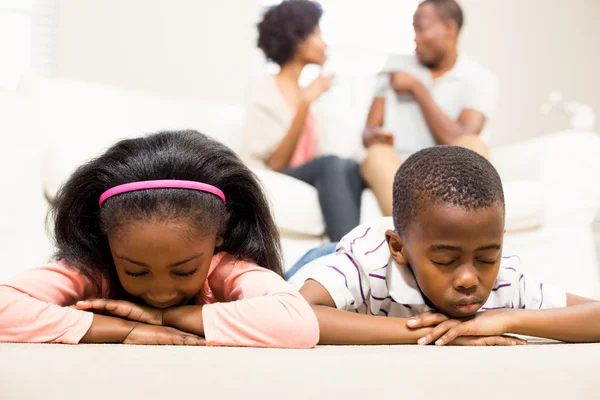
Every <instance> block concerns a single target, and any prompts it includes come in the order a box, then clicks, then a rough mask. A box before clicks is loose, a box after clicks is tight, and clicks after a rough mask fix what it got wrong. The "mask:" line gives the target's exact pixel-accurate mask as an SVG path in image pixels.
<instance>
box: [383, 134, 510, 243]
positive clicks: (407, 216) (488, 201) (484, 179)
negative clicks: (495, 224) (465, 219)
mask: <svg viewBox="0 0 600 400" xmlns="http://www.w3.org/2000/svg"><path fill="white" fill-rule="evenodd" d="M427 204H449V205H453V206H457V207H461V208H464V209H467V210H478V209H482V208H487V207H491V206H500V207H502V212H503V213H504V192H503V190H502V181H501V179H500V176H499V175H498V172H497V171H496V169H495V168H494V166H493V165H492V164H491V163H490V162H489V161H488V160H486V159H485V158H484V157H482V156H481V155H479V154H477V153H475V152H474V151H471V150H468V149H466V148H464V147H458V146H435V147H430V148H427V149H424V150H421V151H419V152H417V153H415V154H413V155H411V156H410V157H409V158H408V159H407V160H406V161H405V162H404V163H403V164H402V166H401V167H400V169H399V170H398V172H397V173H396V176H395V178H394V205H393V209H394V226H395V228H396V231H397V232H398V233H400V234H404V233H405V232H406V230H407V228H408V226H409V225H410V224H411V223H412V222H413V221H415V220H416V218H417V216H418V214H419V212H421V211H422V210H423V208H424V207H425V206H426V205H427Z"/></svg>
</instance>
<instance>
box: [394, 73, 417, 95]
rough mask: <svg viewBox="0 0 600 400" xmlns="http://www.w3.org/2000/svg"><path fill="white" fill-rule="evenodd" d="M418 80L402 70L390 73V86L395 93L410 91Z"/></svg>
mask: <svg viewBox="0 0 600 400" xmlns="http://www.w3.org/2000/svg"><path fill="white" fill-rule="evenodd" d="M418 83H419V80H418V79H417V78H415V77H414V76H412V75H410V74H409V73H406V72H404V71H397V72H392V73H390V86H391V87H392V89H394V90H395V91H396V93H412V91H413V90H414V88H415V86H416V85H417V84H418Z"/></svg>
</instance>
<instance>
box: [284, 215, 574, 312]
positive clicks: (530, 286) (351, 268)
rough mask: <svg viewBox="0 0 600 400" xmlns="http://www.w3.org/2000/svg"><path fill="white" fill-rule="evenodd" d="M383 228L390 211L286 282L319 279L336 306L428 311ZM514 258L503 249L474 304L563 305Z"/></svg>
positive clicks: (389, 224)
mask: <svg viewBox="0 0 600 400" xmlns="http://www.w3.org/2000/svg"><path fill="white" fill-rule="evenodd" d="M388 229H391V230H393V229H394V224H393V221H392V218H390V217H388V218H382V219H379V220H377V221H375V223H373V224H365V225H360V226H358V227H357V228H355V229H353V230H352V231H351V232H350V233H348V234H347V235H346V236H344V238H342V240H341V241H340V243H339V244H338V246H337V249H336V252H335V254H330V255H326V256H324V257H321V258H318V259H316V260H314V261H312V262H311V263H309V264H307V265H306V266H304V267H302V268H301V269H300V270H299V271H298V273H297V274H296V275H294V276H293V277H292V278H291V281H290V282H291V283H292V284H293V285H294V286H296V287H297V288H300V287H302V285H303V284H304V282H305V281H306V280H308V279H313V280H315V281H317V282H319V283H320V284H321V285H323V287H324V288H325V289H326V290H327V291H328V292H329V294H330V295H331V297H332V298H333V301H334V302H335V305H336V307H337V308H338V309H341V310H347V311H353V312H357V313H362V314H371V315H380V316H392V317H402V318H409V317H412V316H414V315H417V314H420V313H423V312H426V311H431V310H432V309H431V308H430V307H429V306H427V304H425V300H424V298H423V294H422V293H421V291H420V290H419V287H418V285H417V282H416V280H415V277H414V275H413V273H412V271H411V270H410V268H409V267H408V266H407V265H401V264H398V263H397V262H396V261H395V260H394V259H393V258H392V256H391V253H390V250H389V247H388V245H387V242H386V240H385V232H386V230H388ZM519 264H520V260H519V258H518V257H517V256H516V255H513V254H510V253H508V252H507V251H506V250H505V251H503V256H502V261H501V264H500V269H499V272H498V276H497V277H496V282H495V283H494V287H493V289H492V291H491V293H490V296H489V298H488V300H487V302H486V303H485V304H484V305H483V307H482V308H481V309H480V310H483V311H485V310H492V309H499V308H522V309H542V308H544V309H545V308H558V307H565V306H566V293H565V292H564V291H562V290H559V289H557V288H554V287H552V286H551V285H547V284H544V283H543V282H540V281H538V280H535V279H533V278H531V277H530V276H529V275H527V276H526V274H525V273H524V272H523V271H522V270H521V268H520V265H519Z"/></svg>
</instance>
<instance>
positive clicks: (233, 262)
mask: <svg viewBox="0 0 600 400" xmlns="http://www.w3.org/2000/svg"><path fill="white" fill-rule="evenodd" d="M248 270H261V271H262V270H265V271H267V269H266V268H263V267H261V266H260V265H258V264H256V263H255V262H252V261H248V260H244V259H240V258H239V257H237V256H235V255H233V254H230V253H227V252H221V253H217V254H215V255H214V256H213V258H212V261H211V263H210V268H209V270H208V276H211V275H213V274H219V275H223V274H224V275H231V274H233V273H234V272H236V273H240V272H243V271H248Z"/></svg>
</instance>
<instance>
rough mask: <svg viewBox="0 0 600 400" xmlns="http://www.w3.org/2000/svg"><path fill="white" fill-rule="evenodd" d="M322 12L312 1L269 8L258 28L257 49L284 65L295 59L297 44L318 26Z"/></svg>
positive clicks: (288, 0)
mask: <svg viewBox="0 0 600 400" xmlns="http://www.w3.org/2000/svg"><path fill="white" fill-rule="evenodd" d="M322 15H323V9H322V8H321V6H320V5H319V3H317V2H314V1H310V0H285V1H283V2H281V3H280V4H277V5H275V6H272V7H269V8H268V9H267V11H266V12H265V15H264V16H263V20H262V21H261V22H260V23H259V24H258V48H259V49H261V50H262V51H263V53H264V54H265V57H267V58H268V59H269V60H272V61H273V62H275V63H277V64H279V65H283V64H285V63H287V62H288V61H290V60H291V59H292V58H294V54H295V53H296V50H297V49H298V44H299V43H300V42H302V41H303V40H304V39H306V38H307V37H308V36H309V35H310V34H311V33H312V32H313V31H314V30H315V28H316V27H317V25H319V21H320V20H321V16H322Z"/></svg>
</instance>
